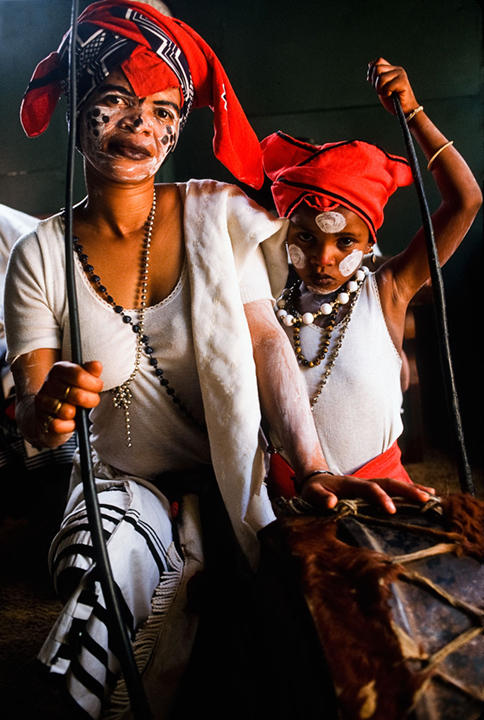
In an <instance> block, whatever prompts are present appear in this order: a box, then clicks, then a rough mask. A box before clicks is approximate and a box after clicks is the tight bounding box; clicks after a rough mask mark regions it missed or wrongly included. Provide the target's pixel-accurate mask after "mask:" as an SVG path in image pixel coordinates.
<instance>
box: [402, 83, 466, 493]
mask: <svg viewBox="0 0 484 720" xmlns="http://www.w3.org/2000/svg"><path fill="white" fill-rule="evenodd" d="M392 99H393V105H394V107H395V112H396V114H397V116H398V119H399V121H400V125H401V128H402V132H403V137H404V140H405V145H406V147H407V154H408V160H409V163H410V167H411V169H412V173H413V179H414V182H415V188H416V190H417V195H418V200H419V205H420V213H421V215H422V226H423V230H424V235H425V242H426V246H427V257H428V262H429V267H430V277H431V280H432V292H433V297H434V310H435V319H436V323H437V330H438V333H437V335H438V338H439V350H440V362H441V368H442V374H443V379H444V384H445V389H446V395H447V401H448V403H449V404H450V410H451V416H452V424H453V429H454V438H455V441H456V449H457V458H456V459H457V466H458V471H459V481H460V486H461V489H462V491H463V492H467V493H470V494H471V495H474V494H475V491H474V485H473V482H472V475H471V469H470V465H469V461H468V458H467V452H466V447H465V442H464V431H463V428H462V419H461V415H460V411H459V399H458V396H457V389H456V386H455V378H454V370H453V367H452V358H451V352H450V343H449V331H448V327H447V313H446V307H445V293H444V283H443V279H442V269H441V267H440V263H439V257H438V253H437V246H436V244H435V236H434V228H433V225H432V218H431V215H430V211H429V207H428V203H427V198H426V195H425V190H424V186H423V182H422V176H421V174H420V167H419V164H418V160H417V155H416V153H415V147H414V144H413V139H412V136H411V134H410V131H409V129H408V125H407V121H406V119H405V115H404V113H403V110H402V106H401V104H400V99H399V97H398V95H397V94H396V93H394V94H393V96H392Z"/></svg>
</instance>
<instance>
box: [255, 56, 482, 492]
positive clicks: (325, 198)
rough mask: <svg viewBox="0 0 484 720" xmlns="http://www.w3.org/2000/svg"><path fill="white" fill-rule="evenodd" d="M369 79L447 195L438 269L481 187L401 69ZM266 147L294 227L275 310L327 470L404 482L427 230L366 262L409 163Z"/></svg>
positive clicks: (275, 463)
mask: <svg viewBox="0 0 484 720" xmlns="http://www.w3.org/2000/svg"><path fill="white" fill-rule="evenodd" d="M368 79H369V81H370V82H371V83H372V84H373V86H374V87H375V89H376V91H377V93H378V97H379V99H380V101H381V103H382V104H383V106H384V107H385V109H386V110H388V111H389V112H394V111H393V102H392V99H391V95H392V94H393V93H397V95H398V97H399V98H400V102H401V105H402V109H403V111H404V113H405V114H406V118H407V122H408V124H409V127H410V129H411V131H412V134H413V136H414V137H415V139H416V140H417V142H418V143H419V145H420V147H421V149H422V150H423V152H424V154H425V155H426V157H427V160H428V169H429V170H430V171H431V172H432V174H433V176H434V178H435V181H436V183H437V186H438V188H439V190H440V193H441V196H442V203H441V205H440V207H439V208H438V210H437V211H436V212H435V213H434V215H433V224H434V229H435V237H436V243H437V247H438V252H439V258H440V262H441V264H443V263H445V262H446V261H447V260H448V258H449V257H450V256H451V255H452V254H453V253H454V252H455V250H456V249H457V247H458V246H459V244H460V242H461V241H462V239H463V238H464V236H465V234H466V232H467V230H468V229H469V227H470V225H471V223H472V221H473V220H474V217H475V215H476V214H477V211H478V210H479V207H480V204H481V201H482V197H481V192H480V190H479V186H478V185H477V182H476V180H475V179H474V177H473V175H472V173H471V171H470V169H469V167H468V166H467V164H466V162H465V161H464V159H463V158H462V157H461V156H460V155H459V153H458V152H457V150H456V149H455V148H454V147H453V143H452V141H448V139H447V138H446V137H445V136H444V135H443V134H442V133H441V132H440V130H438V129H437V128H436V127H435V125H434V124H433V123H432V122H431V120H430V119H429V117H428V116H427V115H426V113H425V111H424V109H423V107H422V106H421V105H420V104H419V103H418V101H417V100H416V98H415V95H414V93H413V90H412V88H411V86H410V83H409V81H408V79H407V75H406V73H405V71H404V69H403V68H400V67H395V66H393V65H391V64H390V63H388V62H387V61H386V60H384V59H383V58H379V59H378V60H376V61H374V62H372V63H370V64H369V66H368ZM262 148H263V152H264V167H265V171H266V173H267V175H268V176H269V177H270V179H271V180H272V181H273V185H272V194H273V197H274V201H275V204H276V208H277V211H278V213H279V215H281V216H284V217H288V218H290V220H291V227H290V230H289V233H288V238H287V244H288V252H289V256H290V259H291V262H292V265H293V268H294V270H295V272H296V274H297V279H296V281H295V282H293V283H292V284H291V285H289V286H288V287H287V288H286V289H285V290H284V292H283V293H282V295H281V297H280V298H279V299H278V301H277V305H276V314H277V316H278V318H279V320H280V322H281V324H282V326H283V327H284V329H285V331H286V332H287V334H288V336H289V338H290V340H291V342H292V345H293V348H294V352H295V355H296V358H297V361H298V363H299V367H300V369H301V372H302V374H303V376H304V379H305V381H306V386H307V391H308V395H309V398H310V403H311V406H312V410H313V415H314V418H315V423H316V427H317V431H318V435H319V438H320V441H321V445H322V448H323V452H324V455H325V458H326V461H327V463H328V466H329V469H330V470H331V471H332V472H333V473H335V474H336V475H353V476H357V477H360V478H394V479H400V480H407V481H409V482H410V478H409V477H408V475H407V473H406V471H405V469H404V467H403V465H402V463H401V459H400V450H399V448H398V444H397V439H398V437H399V436H400V434H401V432H402V421H401V414H400V408H401V401H402V394H401V385H400V372H401V365H402V360H401V352H402V341H403V333H404V322H405V314H406V311H407V307H408V304H409V302H410V300H411V299H412V298H413V296H414V295H415V294H416V292H417V291H418V290H419V288H420V287H421V286H422V285H423V283H425V281H426V280H427V279H428V278H429V267H428V263H427V255H426V249H425V240H424V234H423V231H422V230H419V231H418V233H417V234H416V236H415V237H414V238H413V239H412V241H411V242H410V243H409V245H408V247H407V248H406V249H405V250H404V251H403V252H401V253H399V254H398V255H397V256H395V257H393V258H391V259H390V260H388V261H387V262H385V263H384V264H383V265H381V266H380V267H379V268H378V269H377V270H376V271H375V272H373V273H370V272H368V270H367V268H366V267H363V266H362V260H363V257H364V255H365V254H367V253H370V252H371V249H372V246H373V245H374V243H375V242H376V231H377V230H378V228H379V227H380V226H381V225H382V223H383V208H384V206H385V204H386V202H387V200H388V198H389V197H390V196H391V195H392V193H393V192H394V191H395V190H396V189H397V188H398V187H401V186H404V185H409V184H410V183H411V182H412V174H411V170H410V168H409V166H408V163H407V162H406V160H405V159H404V158H401V157H398V156H396V155H392V154H390V153H387V152H385V151H384V150H382V149H380V148H379V147H377V146H375V145H371V144H369V143H366V142H363V141H358V140H355V141H351V142H348V141H343V142H335V143H327V144H326V145H322V146H314V145H310V144H308V143H305V142H300V141H298V140H295V139H294V138H292V137H290V136H289V135H286V134H284V133H281V132H278V133H274V134H272V135H270V136H269V137H267V138H265V139H264V140H263V142H262ZM274 444H275V446H276V447H277V448H278V449H279V450H280V455H277V454H276V455H273V456H272V461H271V480H272V484H273V489H272V491H273V492H284V493H287V492H289V493H290V492H292V491H293V489H294V488H293V486H292V484H291V483H292V481H291V468H290V467H288V465H287V464H286V463H285V462H284V461H283V460H282V458H283V457H286V459H287V455H286V454H285V448H284V443H283V442H281V441H280V439H279V438H277V437H275V438H274ZM281 456H282V457H281ZM324 480H325V478H324V475H313V476H312V477H310V478H309V479H308V480H307V481H306V482H305V483H304V486H303V488H302V492H303V495H304V496H305V497H306V498H308V499H311V498H314V497H316V496H317V494H318V493H319V491H320V486H321V484H322V483H323V482H324ZM274 484H275V485H276V487H277V489H276V487H274Z"/></svg>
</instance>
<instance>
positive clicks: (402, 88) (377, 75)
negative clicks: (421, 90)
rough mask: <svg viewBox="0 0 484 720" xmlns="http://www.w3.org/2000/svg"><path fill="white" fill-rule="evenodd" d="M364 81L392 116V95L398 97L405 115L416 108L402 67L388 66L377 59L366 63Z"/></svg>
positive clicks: (410, 87) (415, 100)
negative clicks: (366, 69)
mask: <svg viewBox="0 0 484 720" xmlns="http://www.w3.org/2000/svg"><path fill="white" fill-rule="evenodd" d="M366 79H367V80H368V82H369V83H370V84H371V85H373V87H374V88H375V90H376V91H377V93H378V98H379V100H380V102H381V104H382V105H383V107H384V108H385V110H388V112H389V113H391V114H392V115H394V114H395V108H394V107H393V101H392V97H391V96H392V94H393V93H396V94H397V95H398V97H399V99H400V104H401V106H402V110H403V112H404V113H405V115H408V113H409V112H411V111H412V110H415V108H416V107H418V102H417V99H416V98H415V95H414V94H413V90H412V86H411V85H410V82H409V80H408V77H407V73H406V72H405V70H404V69H403V68H402V67H398V66H397V65H390V63H389V62H387V61H386V60H385V59H384V58H382V57H379V58H377V59H376V60H373V61H372V62H370V63H368V71H367V75H366Z"/></svg>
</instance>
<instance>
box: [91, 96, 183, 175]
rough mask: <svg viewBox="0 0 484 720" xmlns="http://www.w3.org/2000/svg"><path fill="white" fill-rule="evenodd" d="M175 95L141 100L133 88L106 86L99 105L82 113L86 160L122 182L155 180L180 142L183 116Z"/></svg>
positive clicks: (98, 98) (95, 103) (96, 102)
mask: <svg viewBox="0 0 484 720" xmlns="http://www.w3.org/2000/svg"><path fill="white" fill-rule="evenodd" d="M176 93H178V91H176ZM164 95H166V96H167V99H166V101H165V100H164V97H163V96H164ZM172 95H173V89H169V90H167V91H165V92H161V93H156V94H155V95H154V96H149V97H148V98H143V99H139V98H137V97H136V96H135V95H133V93H132V91H130V89H129V88H126V89H125V90H124V89H123V88H122V87H121V88H120V89H119V90H116V89H114V90H113V89H110V88H109V87H106V88H105V89H104V90H103V88H102V87H101V88H100V93H99V95H98V96H97V98H96V100H95V102H92V103H91V104H88V106H87V107H86V108H85V109H84V110H83V112H82V113H81V121H80V145H81V148H82V153H83V155H84V156H85V158H86V159H87V160H88V161H89V162H90V163H91V165H93V166H94V167H95V168H96V169H98V170H99V171H100V172H101V173H102V174H108V175H109V176H111V177H115V178H116V180H119V181H140V180H144V179H146V178H148V177H152V176H153V175H154V174H155V173H156V172H157V170H158V169H159V168H160V166H161V165H162V164H163V162H164V160H165V159H166V157H167V155H168V154H169V153H170V152H171V151H172V150H173V149H174V147H175V145H176V142H177V140H178V132H179V124H180V118H179V113H178V111H177V109H176V104H175V103H173V102H172V101H171V96H172Z"/></svg>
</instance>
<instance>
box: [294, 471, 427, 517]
mask: <svg viewBox="0 0 484 720" xmlns="http://www.w3.org/2000/svg"><path fill="white" fill-rule="evenodd" d="M434 494H435V490H434V489H433V488H430V487H425V486H424V485H412V484H410V483H407V482H404V481H403V480H392V479H391V478H382V479H375V480H362V479H361V478H357V477H354V476H352V475H326V474H324V475H313V476H311V477H309V478H308V479H307V480H306V481H305V482H304V484H303V486H302V490H301V497H302V498H303V499H304V500H306V501H307V502H309V503H311V504H312V505H314V506H316V507H323V508H333V507H334V506H335V505H336V503H337V502H338V499H342V498H362V499H363V500H368V501H369V502H373V503H375V504H377V505H381V506H382V507H383V508H384V509H385V510H386V511H387V512H388V513H391V514H393V513H395V512H396V508H395V505H394V503H393V500H392V498H391V496H394V497H402V498H405V499H407V500H410V501H413V502H422V503H423V502H427V500H428V499H429V498H430V497H431V496H432V495H434Z"/></svg>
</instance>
